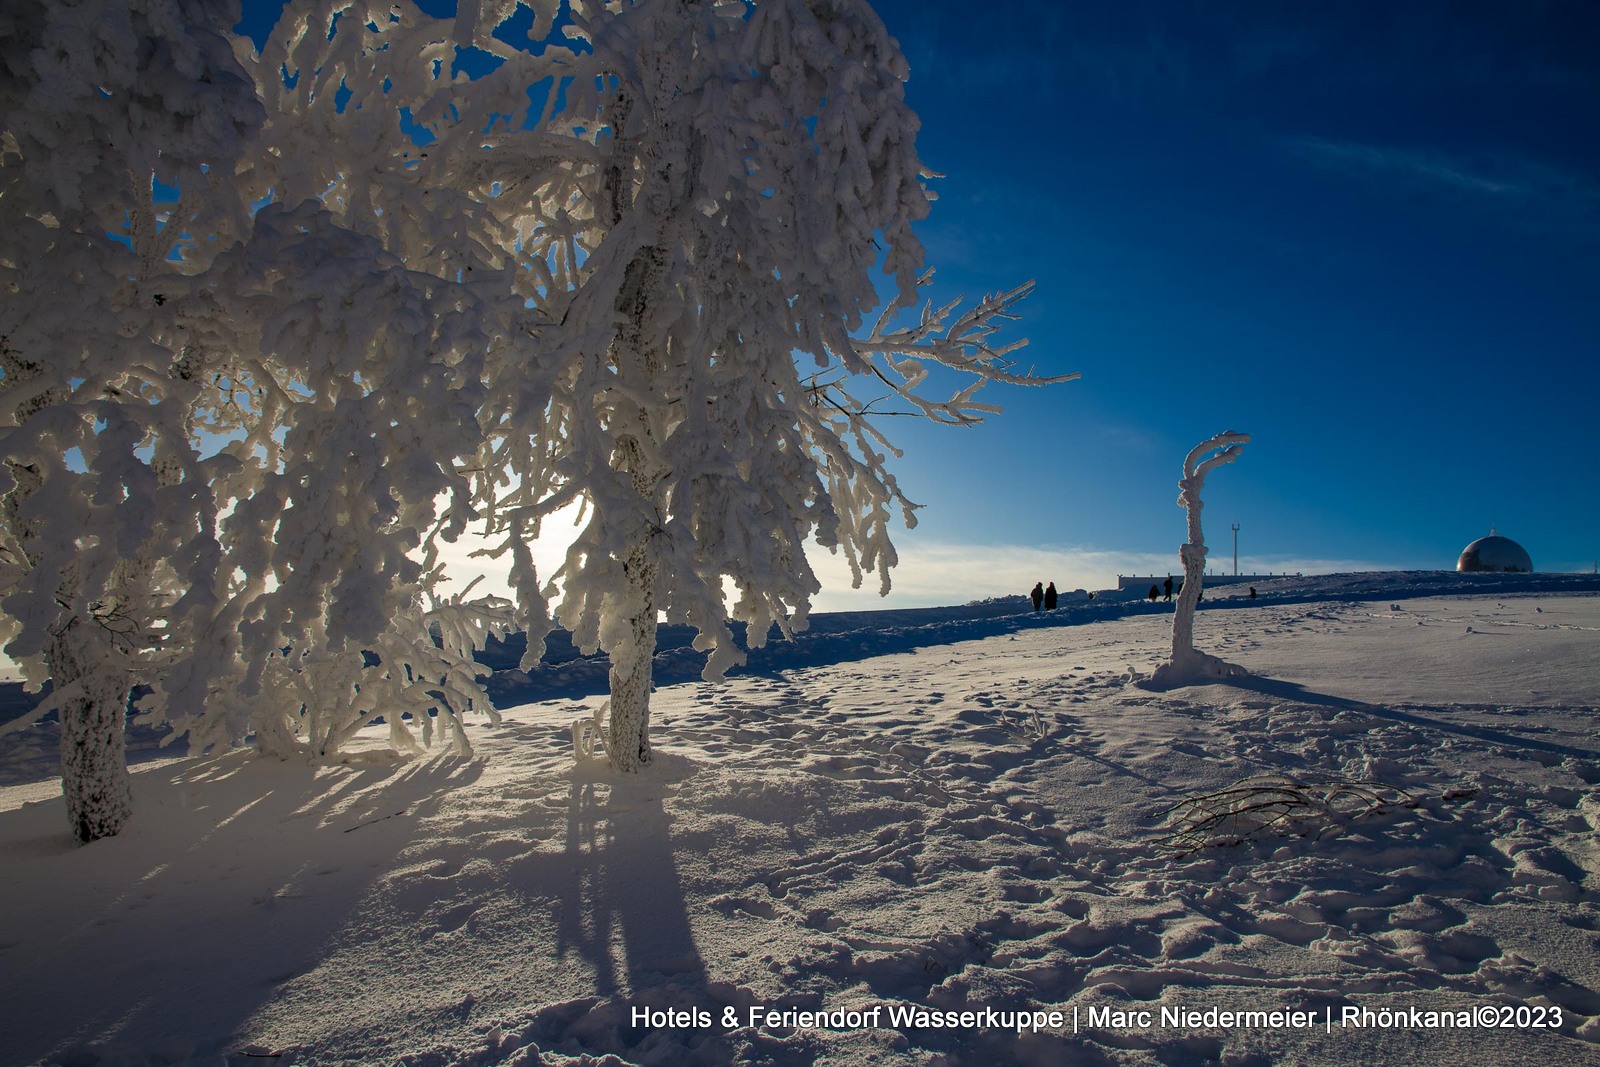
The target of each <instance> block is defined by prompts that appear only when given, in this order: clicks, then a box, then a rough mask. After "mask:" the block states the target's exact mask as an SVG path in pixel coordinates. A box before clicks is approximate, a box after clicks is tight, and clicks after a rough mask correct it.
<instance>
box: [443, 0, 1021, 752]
mask: <svg viewBox="0 0 1600 1067" xmlns="http://www.w3.org/2000/svg"><path fill="white" fill-rule="evenodd" d="M568 10H569V13H570V15H571V18H572V22H571V25H570V26H569V27H567V28H566V31H565V32H566V35H567V38H568V39H569V40H570V41H572V42H575V43H573V44H568V43H566V42H561V43H559V44H547V46H546V48H545V50H544V51H543V52H542V53H541V54H540V55H539V56H537V57H534V56H529V55H527V54H525V53H522V52H516V51H513V50H510V49H508V48H506V46H505V45H503V44H502V43H500V42H498V41H494V42H489V43H484V44H483V45H482V47H484V48H486V49H498V51H497V52H496V55H497V56H499V57H501V58H503V59H504V62H505V65H504V66H503V67H501V68H500V69H499V70H497V71H496V72H495V73H494V74H492V75H490V76H489V77H488V78H485V79H480V80H479V82H481V83H482V84H481V85H480V84H479V83H474V86H473V92H478V93H481V94H482V95H484V96H485V101H484V102H483V103H481V104H479V105H477V106H474V107H471V108H469V109H467V110H466V111H464V112H463V117H462V118H461V119H460V120H459V121H460V122H462V123H463V124H466V125H468V127H469V129H470V130H471V132H472V139H463V138H457V139H456V141H455V142H454V143H455V144H456V149H455V150H454V151H455V152H456V154H457V155H462V156H465V157H466V158H462V159H457V158H456V156H455V155H452V154H451V153H450V152H444V153H442V158H441V153H440V152H438V151H436V150H435V145H434V144H430V145H429V158H428V160H427V161H426V162H425V163H422V164H420V165H419V169H421V170H429V169H432V168H443V167H458V168H460V170H461V171H462V172H463V173H467V174H481V175H483V176H484V177H492V178H494V179H496V180H499V181H501V182H502V185H501V187H500V191H499V194H498V196H496V197H495V198H493V199H491V200H489V201H487V202H486V203H485V204H484V209H485V210H489V211H495V212H503V213H505V224H506V227H507V229H508V231H509V232H511V233H513V234H515V236H516V245H515V248H514V251H515V253H516V254H517V256H519V257H520V261H521V263H522V265H523V266H524V268H525V269H524V271H523V273H522V276H521V277H522V278H523V279H525V280H526V282H527V285H526V286H525V290H526V291H527V292H528V298H529V300H530V301H531V302H532V303H533V305H534V306H536V307H537V308H538V309H539V310H540V312H541V313H542V316H543V318H542V321H539V322H536V323H535V324H533V325H532V326H531V327H530V328H529V329H528V331H527V338H528V342H527V343H528V349H531V351H527V350H524V349H517V350H514V351H512V352H510V353H508V356H509V357H514V358H509V359H508V361H507V362H506V363H504V364H497V365H496V366H494V367H492V368H490V369H489V371H488V377H489V379H490V380H491V381H493V382H495V383H496V384H495V387H493V388H491V389H490V390H489V391H488V393H487V395H486V399H485V405H484V408H483V409H482V412H481V416H480V422H481V423H482V425H483V427H484V432H485V435H486V440H485V446H484V451H483V453H482V455H481V456H480V457H479V458H478V459H477V460H475V461H473V462H472V463H471V464H469V466H471V467H473V468H475V469H477V470H479V471H481V472H485V473H483V474H481V475H480V476H479V477H478V478H477V481H476V496H475V498H474V499H475V503H476V504H477V506H478V507H479V508H480V509H481V511H482V513H483V515H484V516H485V519H486V523H487V530H488V532H489V534H490V535H491V536H492V537H493V538H494V539H495V541H496V544H495V547H494V548H493V549H492V550H491V551H492V552H493V553H494V554H496V555H505V556H509V557H510V559H511V563H512V567H511V580H512V585H513V588H514V589H515V590H516V592H517V595H518V601H519V603H518V609H519V612H520V615H519V619H518V622H519V624H520V625H523V626H525V627H527V628H528V630H529V638H530V639H529V646H528V647H529V656H530V657H536V656H537V655H538V650H539V648H540V645H541V643H542V638H543V636H544V634H545V633H546V632H548V629H549V627H550V626H551V625H552V622H551V620H552V616H553V617H554V618H555V619H559V621H560V622H561V623H562V624H563V625H565V626H566V627H567V628H568V629H570V630H571V631H572V633H573V636H574V640H575V642H576V643H577V644H578V646H579V647H580V648H582V649H584V650H585V651H594V650H597V649H598V650H603V651H605V652H607V653H608V654H609V656H610V659H611V663H612V671H611V694H610V700H609V702H608V709H607V710H608V713H609V721H608V722H607V723H605V724H604V725H603V726H601V725H598V724H594V723H588V722H585V723H580V724H575V727H574V736H575V740H577V741H579V747H580V749H581V748H583V747H585V745H586V743H587V741H588V740H589V739H592V738H594V737H595V736H597V735H598V736H601V737H602V738H603V740H602V745H603V748H604V751H605V755H606V757H607V758H608V759H609V760H610V762H611V763H612V765H613V766H615V767H616V768H618V769H620V770H633V769H635V768H637V767H638V766H639V765H641V764H642V763H645V762H647V761H648V760H649V758H650V738H649V692H650V673H651V658H652V654H653V652H654V648H655V627H656V624H657V619H658V617H662V616H664V617H665V618H666V619H668V620H669V621H672V622H677V623H687V624H690V625H693V626H694V627H696V628H697V630H698V631H699V638H698V641H697V647H699V648H700V649H701V650H702V651H705V652H708V653H709V659H708V664H707V667H706V676H707V677H708V678H716V677H719V676H720V675H721V674H722V673H723V672H724V671H726V670H727V669H728V668H729V667H730V666H733V665H735V664H737V663H740V662H741V661H742V659H743V653H742V652H741V651H740V650H739V649H738V647H737V646H736V644H735V643H734V639H733V636H732V633H731V631H730V628H729V625H728V624H729V622H730V621H731V620H740V621H743V622H745V623H747V624H748V630H747V633H748V635H749V640H750V641H751V642H752V643H753V644H756V645H759V644H760V643H761V642H763V641H765V640H766V637H767V634H768V631H769V630H770V629H771V627H772V626H773V625H774V624H776V625H777V626H778V627H779V628H780V630H787V631H792V630H798V629H802V628H804V627H805V625H806V617H807V612H808V610H809V607H810V599H811V597H812V596H813V595H814V594H815V593H816V592H817V590H818V588H819V587H818V583H817V580H816V577H815V575H814V574H813V572H812V570H811V567H810V566H809V564H808V563H807V560H806V557H805V542H806V540H807V539H808V538H812V537H814V538H815V539H816V540H817V542H818V543H819V544H821V545H822V546H824V547H826V548H829V549H832V550H838V551H842V552H844V553H845V554H846V557H847V558H848V560H849V562H850V564H851V567H852V569H853V571H854V574H855V576H856V579H857V581H860V580H861V578H862V576H863V575H864V574H865V573H866V572H877V573H878V574H879V576H880V579H881V581H882V582H883V584H884V587H885V588H887V583H888V569H889V567H891V566H892V565H893V563H894V562H895V556H894V549H893V546H892V545H891V543H890V541H889V537H888V525H889V523H890V521H891V520H892V518H893V513H894V512H895V511H899V512H900V514H901V515H903V516H904V518H905V520H906V521H907V523H908V524H910V523H912V522H913V521H914V517H913V514H912V509H913V507H914V505H912V504H911V503H910V502H909V501H908V500H907V499H906V497H905V496H904V495H903V494H902V492H901V491H900V488H899V486H898V484H897V483H896V481H895V479H894V477H893V475H892V474H890V473H889V471H888V470H887V468H886V467H885V461H886V459H887V456H888V455H889V454H892V453H894V449H893V448H892V446H890V445H889V443H888V442H887V440H885V438H884V437H883V436H882V435H881V434H880V433H879V432H878V430H877V429H876V428H875V426H874V425H873V420H872V415H873V413H874V410H875V409H874V405H875V403H877V401H876V400H874V399H871V398H867V399H863V398H862V397H861V396H859V395H858V393H857V392H853V391H852V390H853V389H859V388H860V386H861V383H863V382H865V383H868V384H869V386H870V387H871V388H873V389H875V390H878V391H880V392H884V393H887V394H889V395H890V396H892V397H894V398H896V399H897V400H898V401H899V402H900V403H901V404H903V405H906V406H907V407H908V409H909V410H910V411H911V412H913V413H915V414H918V415H922V416H926V417H929V418H933V419H936V420H940V421H945V422H951V423H956V424H963V423H970V422H975V421H977V420H978V419H979V418H980V417H981V416H982V415H983V414H985V413H988V412H991V411H993V410H995V409H994V408H992V407H990V406H988V405H985V404H981V403H979V402H977V401H976V400H975V399H974V397H973V394H974V391H975V389H976V388H977V386H978V385H979V384H981V383H982V382H984V381H1010V382H1023V383H1028V384H1034V383H1037V382H1039V381H1041V380H1042V379H1039V378H1035V377H1033V376H1032V375H1028V374H1017V373H1013V372H1012V370H1011V366H1010V363H1009V362H1008V360H1007V355H1008V353H1010V352H1011V351H1012V350H1013V349H1014V348H1015V347H1016V345H1014V344H1013V345H999V344H996V343H995V342H994V333H995V331H996V330H997V329H998V327H999V326H1000V325H1002V324H1003V322H1004V321H1005V320H1007V319H1008V318H1009V317H1010V316H1011V310H1012V308H1013V306H1014V305H1015V303H1016V302H1017V301H1018V300H1020V299H1021V298H1022V297H1023V296H1024V295H1025V294H1026V292H1027V290H1028V287H1027V286H1024V287H1021V288H1019V289H1016V290H1013V291H1011V292H1009V293H1004V294H1000V295H997V296H993V297H990V298H988V299H986V300H984V301H981V302H980V303H979V304H978V305H977V306H976V307H975V308H974V309H972V310H970V311H967V312H965V313H958V312H957V309H956V307H955V306H954V305H950V306H946V307H942V308H932V307H927V308H924V309H923V311H922V314H921V317H920V319H918V320H916V321H915V322H914V324H912V325H909V326H900V327H897V326H895V325H894V322H895V314H894V313H895V312H898V311H901V310H905V309H909V308H911V307H913V306H914V305H915V303H916V302H917V299H918V297H917V292H918V287H919V282H920V281H921V280H924V279H925V277H926V276H925V275H924V276H923V277H922V278H919V276H918V272H919V271H920V270H921V267H922V249H921V246H920V245H919V244H918V242H917V240H916V238H915V236H914V235H913V234H912V232H911V224H912V223H914V222H915V221H917V220H919V219H921V218H922V217H923V216H924V215H925V214H926V213H927V209H928V203H929V200H930V195H929V193H928V191H927V190H926V189H925V187H924V184H923V181H924V179H925V178H926V177H928V175H927V173H926V171H925V170H924V168H923V167H922V165H921V163H920V162H919V160H918V159H917V156H916V153H915V150H914V148H913V144H912V142H913V136H914V133H915V130H916V118H915V116H914V115H913V114H912V112H911V111H910V110H909V109H908V108H907V107H906V105H905V102H904V95H903V81H904V78H905V77H906V73H907V72H906V67H905V61H904V59H903V57H902V56H901V55H900V53H899V50H898V47H897V46H896V44H895V42H894V41H893V39H892V38H890V37H889V36H888V34H887V33H886V32H885V30H884V27H883V24H882V22H881V21H880V20H879V19H878V18H877V16H876V15H875V14H874V13H873V11H872V10H871V8H870V7H869V6H868V5H867V4H866V3H865V2H863V0H841V2H837V3H830V4H826V5H819V4H814V3H808V2H804V0H763V2H761V3H757V4H753V5H742V4H722V3H711V2H694V0H689V2H674V3H663V2H640V3H628V4H599V3H589V2H578V3H573V4H571V5H570V7H569V9H568ZM545 79H549V81H545ZM528 84H548V85H557V84H559V85H560V86H561V91H560V92H559V93H558V92H555V91H553V90H552V91H549V92H547V93H544V94H540V93H536V94H534V97H535V99H534V100H533V101H532V104H531V106H530V104H529V101H528V100H527V96H526V94H525V93H523V89H524V87H525V86H527V85H528ZM495 86H500V87H503V88H504V90H506V91H504V92H501V91H500V90H499V89H495V88H494V87H495ZM492 89H493V92H494V93H498V95H493V93H491V90H492ZM519 101H520V102H519ZM429 121H430V122H432V123H433V125H430V126H429V129H430V131H432V132H434V133H435V134H437V136H438V137H439V138H440V141H441V142H443V141H444V140H446V139H447V138H448V136H449V127H450V124H451V123H452V122H455V121H457V120H455V119H454V118H452V117H448V116H446V115H445V114H444V113H442V112H440V113H438V117H436V118H432V119H430V120H429ZM485 122H487V123H488V125H489V129H490V131H491V136H492V138H493V141H494V144H495V146H496V149H495V151H494V152H493V153H490V154H489V155H487V156H485V154H484V153H482V152H481V151H480V150H479V148H478V144H479V142H481V140H482V138H481V136H480V131H482V130H483V128H484V124H485ZM511 251H512V250H511V249H508V250H507V254H510V252H511ZM880 255H881V257H882V259H881V267H882V269H883V270H885V271H886V272H887V273H888V274H889V276H890V277H891V278H892V279H893V280H894V282H895V285H896V293H897V296H896V299H895V301H894V302H893V304H892V306H891V307H890V308H888V309H886V310H885V312H884V313H883V315H882V316H881V317H880V318H879V319H878V320H877V322H876V324H875V325H872V326H868V327H867V328H866V329H863V327H864V326H866V323H865V322H864V321H863V315H864V314H865V313H866V312H868V311H870V310H872V309H873V308H875V307H876V306H877V305H878V304H879V298H878V295H877V292H876V289H875V288H874V284H873V277H874V273H875V270H876V269H877V268H878V267H879V266H880ZM524 353H526V354H524ZM930 362H931V363H939V364H943V365H945V366H947V367H951V368H954V369H955V370H957V371H962V372H966V373H968V374H970V375H972V376H973V378H974V381H973V383H972V385H970V386H968V387H966V388H963V389H961V390H959V391H958V392H957V393H956V395H954V396H953V397H951V398H950V399H948V400H942V401H939V400H930V399H928V398H926V397H925V396H924V395H923V394H922V392H921V391H920V386H921V385H922V384H923V382H924V380H925V378H926V375H927V373H928V367H927V364H928V363H930ZM574 501H580V502H582V504H583V505H584V519H583V521H582V525H581V529H580V530H579V532H578V534H577V537H576V539H575V541H574V542H573V544H572V547H571V550H570V551H569V553H568V555H567V558H566V561H565V564H564V565H563V566H562V567H561V568H560V569H559V571H558V572H557V573H556V574H555V575H553V576H551V577H550V580H548V581H542V580H541V578H540V576H539V575H538V574H537V573H536V572H535V570H534V568H533V564H532V561H531V558H530V556H529V554H528V552H527V549H526V545H527V542H528V541H529V540H531V539H532V538H533V537H534V536H535V535H537V533H538V532H539V529H540V523H541V521H542V520H543V519H545V518H546V517H547V516H549V515H550V514H552V513H553V512H555V511H557V510H558V509H561V508H563V507H565V506H566V505H568V504H570V503H572V502H574ZM729 590H731V593H732V602H731V603H729V598H728V595H727V592H728V591H729Z"/></svg>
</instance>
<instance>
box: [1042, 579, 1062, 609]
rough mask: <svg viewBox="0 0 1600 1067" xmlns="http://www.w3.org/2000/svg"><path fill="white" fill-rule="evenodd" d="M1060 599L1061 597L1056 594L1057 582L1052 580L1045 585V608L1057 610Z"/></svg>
mask: <svg viewBox="0 0 1600 1067" xmlns="http://www.w3.org/2000/svg"><path fill="white" fill-rule="evenodd" d="M1059 599H1060V598H1059V597H1058V596H1057V595H1056V583H1055V582H1051V583H1050V584H1049V585H1047V586H1045V590H1044V610H1046V611H1054V610H1056V604H1057V602H1058V601H1059Z"/></svg>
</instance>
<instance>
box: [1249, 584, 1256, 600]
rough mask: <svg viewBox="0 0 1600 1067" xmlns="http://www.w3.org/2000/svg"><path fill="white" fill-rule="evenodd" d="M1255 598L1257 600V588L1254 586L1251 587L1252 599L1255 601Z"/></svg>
mask: <svg viewBox="0 0 1600 1067" xmlns="http://www.w3.org/2000/svg"><path fill="white" fill-rule="evenodd" d="M1255 598H1256V587H1255V586H1253V585H1252V586H1251V587H1250V599H1251V600H1254V599H1255Z"/></svg>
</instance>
